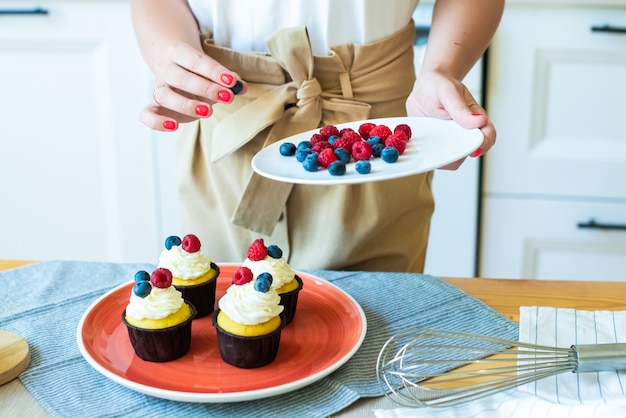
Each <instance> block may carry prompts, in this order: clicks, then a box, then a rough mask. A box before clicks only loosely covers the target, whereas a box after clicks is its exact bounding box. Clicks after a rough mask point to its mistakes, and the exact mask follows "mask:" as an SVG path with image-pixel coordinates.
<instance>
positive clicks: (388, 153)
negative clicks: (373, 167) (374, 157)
mask: <svg viewBox="0 0 626 418" xmlns="http://www.w3.org/2000/svg"><path fill="white" fill-rule="evenodd" d="M398 156H399V154H398V150H397V149H395V148H393V147H385V148H383V150H382V151H381V153H380V157H381V158H382V159H383V161H384V162H386V163H395V162H396V161H398Z"/></svg>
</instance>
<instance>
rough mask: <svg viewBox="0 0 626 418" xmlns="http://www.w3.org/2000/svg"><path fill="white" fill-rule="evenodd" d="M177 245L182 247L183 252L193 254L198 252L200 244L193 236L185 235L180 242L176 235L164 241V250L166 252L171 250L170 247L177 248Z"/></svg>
mask: <svg viewBox="0 0 626 418" xmlns="http://www.w3.org/2000/svg"><path fill="white" fill-rule="evenodd" d="M179 245H182V247H183V250H185V251H187V252H188V253H195V252H198V251H200V245H201V244H200V239H199V238H198V237H197V236H195V235H193V234H188V235H185V236H184V237H183V239H182V240H181V239H180V237H178V236H176V235H170V236H169V237H167V238H166V239H165V248H166V249H167V250H168V251H169V250H171V249H172V247H177V246H179Z"/></svg>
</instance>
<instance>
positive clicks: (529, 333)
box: [374, 306, 626, 418]
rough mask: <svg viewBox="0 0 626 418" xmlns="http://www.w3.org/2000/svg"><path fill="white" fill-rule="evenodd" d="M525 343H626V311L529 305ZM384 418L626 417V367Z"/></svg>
mask: <svg viewBox="0 0 626 418" xmlns="http://www.w3.org/2000/svg"><path fill="white" fill-rule="evenodd" d="M520 341H523V342H530V343H537V344H543V345H548V346H559V347H569V346H571V345H572V344H596V343H613V342H626V311H617V312H613V311H582V310H576V309H564V308H550V307H537V306H523V307H521V308H520ZM374 413H375V414H376V417H378V418H406V417H414V418H420V417H434V418H471V417H481V418H483V417H484V418H496V417H511V418H531V417H532V418H544V417H545V418H558V417H576V418H587V417H611V418H617V417H626V371H620V372H599V373H580V374H576V373H570V372H565V373H562V374H560V375H558V376H555V377H552V378H546V379H543V380H541V381H538V382H536V383H531V384H528V385H525V386H523V387H519V388H516V389H511V390H508V391H506V392H503V393H499V394H495V395H492V396H488V397H486V398H482V399H477V400H476V401H473V402H470V403H468V404H465V405H462V406H458V407H450V408H442V409H440V408H406V407H399V408H394V409H378V410H375V411H374Z"/></svg>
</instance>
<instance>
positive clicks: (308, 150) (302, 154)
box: [296, 148, 311, 163]
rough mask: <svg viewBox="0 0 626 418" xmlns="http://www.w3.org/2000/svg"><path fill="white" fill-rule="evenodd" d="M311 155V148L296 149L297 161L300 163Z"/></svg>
mask: <svg viewBox="0 0 626 418" xmlns="http://www.w3.org/2000/svg"><path fill="white" fill-rule="evenodd" d="M310 153H311V148H296V160H298V162H299V163H301V162H304V159H305V158H306V157H307V156H308V155H309V154H310Z"/></svg>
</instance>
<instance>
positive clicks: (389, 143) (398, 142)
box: [385, 132, 407, 155]
mask: <svg viewBox="0 0 626 418" xmlns="http://www.w3.org/2000/svg"><path fill="white" fill-rule="evenodd" d="M404 136H405V135H404V132H400V133H399V134H392V135H391V136H389V138H387V139H386V140H385V146H386V147H393V148H395V149H397V150H398V154H400V155H402V154H404V150H406V142H407V141H405V140H404V139H403V138H404Z"/></svg>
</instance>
